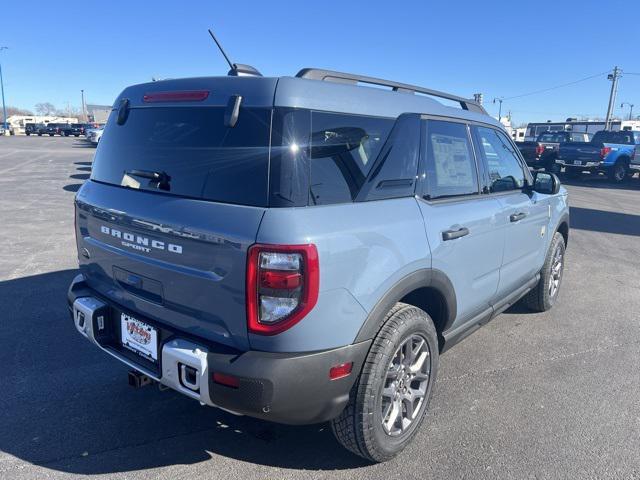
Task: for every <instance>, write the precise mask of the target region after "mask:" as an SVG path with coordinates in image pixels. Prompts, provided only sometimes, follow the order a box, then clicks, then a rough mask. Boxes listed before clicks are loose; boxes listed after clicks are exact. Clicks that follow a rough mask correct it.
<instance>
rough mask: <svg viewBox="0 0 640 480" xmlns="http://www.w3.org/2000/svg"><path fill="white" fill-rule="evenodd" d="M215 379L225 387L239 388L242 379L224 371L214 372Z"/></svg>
mask: <svg viewBox="0 0 640 480" xmlns="http://www.w3.org/2000/svg"><path fill="white" fill-rule="evenodd" d="M213 381H214V382H215V383H219V384H220V385H224V386H225V387H231V388H238V387H239V386H240V379H238V377H234V376H233V375H225V374H224V373H217V372H216V373H214V374H213Z"/></svg>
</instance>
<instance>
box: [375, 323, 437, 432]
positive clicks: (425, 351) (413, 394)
mask: <svg viewBox="0 0 640 480" xmlns="http://www.w3.org/2000/svg"><path fill="white" fill-rule="evenodd" d="M430 376H431V351H430V349H429V344H428V343H427V341H426V339H425V338H424V337H423V336H422V335H418V334H414V335H411V336H410V337H409V338H407V339H406V340H405V341H404V342H403V343H402V344H401V345H400V347H398V349H397V350H396V352H395V353H394V355H393V357H392V358H391V361H390V362H389V366H388V367H387V372H386V378H385V382H384V386H383V389H382V405H381V409H382V428H383V429H384V431H385V433H386V434H387V435H390V436H394V437H395V436H398V435H401V434H403V433H404V432H406V431H407V429H408V428H409V427H410V426H411V425H412V423H413V421H414V420H416V419H418V418H419V417H420V414H421V413H422V410H423V407H424V405H425V397H426V394H427V387H428V386H429V378H430Z"/></svg>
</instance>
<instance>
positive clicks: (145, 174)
mask: <svg viewBox="0 0 640 480" xmlns="http://www.w3.org/2000/svg"><path fill="white" fill-rule="evenodd" d="M124 173H125V175H131V176H134V177H141V178H148V179H149V180H151V182H149V183H150V184H154V183H155V185H154V186H155V187H156V188H158V189H160V190H166V191H169V190H171V186H170V185H169V182H170V181H171V176H170V175H169V174H168V173H167V172H164V171H162V172H156V171H153V170H125V172H124Z"/></svg>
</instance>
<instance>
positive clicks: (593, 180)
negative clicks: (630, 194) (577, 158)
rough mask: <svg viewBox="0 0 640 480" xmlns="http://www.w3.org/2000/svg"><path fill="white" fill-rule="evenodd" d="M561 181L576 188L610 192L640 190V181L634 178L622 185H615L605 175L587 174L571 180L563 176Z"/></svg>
mask: <svg viewBox="0 0 640 480" xmlns="http://www.w3.org/2000/svg"><path fill="white" fill-rule="evenodd" d="M560 181H561V182H562V184H563V185H571V186H574V187H589V188H603V189H609V190H640V179H639V178H636V177H633V178H629V179H627V181H625V182H622V183H613V182H612V181H610V180H609V179H608V178H607V177H606V176H604V175H595V174H589V173H585V174H583V175H582V176H580V177H578V178H571V177H568V176H567V175H561V177H560Z"/></svg>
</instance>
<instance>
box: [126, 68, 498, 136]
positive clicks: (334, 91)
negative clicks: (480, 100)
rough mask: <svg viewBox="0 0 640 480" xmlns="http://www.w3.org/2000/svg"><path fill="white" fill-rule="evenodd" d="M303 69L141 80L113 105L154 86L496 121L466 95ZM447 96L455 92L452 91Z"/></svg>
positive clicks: (361, 111) (219, 99)
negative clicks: (453, 103)
mask: <svg viewBox="0 0 640 480" xmlns="http://www.w3.org/2000/svg"><path fill="white" fill-rule="evenodd" d="M306 70H310V69H306ZM303 72H305V70H302V71H301V72H300V73H299V74H298V76H296V77H288V76H285V77H257V76H246V77H242V76H240V77H235V76H220V77H195V78H183V79H171V80H161V81H156V82H149V83H142V84H138V85H133V86H130V87H127V88H126V89H125V90H124V91H123V92H122V93H121V94H120V95H119V96H118V98H117V99H116V101H115V103H114V108H116V107H117V106H118V105H119V104H120V101H121V100H122V99H125V98H126V99H128V100H129V102H130V105H131V106H132V107H135V106H143V105H146V103H145V102H144V100H143V97H144V95H146V94H149V93H154V92H166V91H193V90H207V91H208V92H209V95H208V97H207V98H206V99H205V100H203V101H201V102H198V104H199V105H203V104H205V105H217V106H226V105H227V103H228V101H229V98H230V96H231V95H241V96H242V97H243V98H242V105H243V106H252V107H271V106H276V107H291V108H307V109H313V110H323V111H331V112H340V113H350V114H358V115H373V116H380V117H392V118H395V117H398V116H399V115H401V114H403V113H419V114H425V115H435V116H445V117H454V118H461V119H466V120H473V121H479V122H484V123H490V124H492V125H495V126H501V124H500V123H499V122H498V121H497V120H495V119H494V118H493V117H491V116H489V115H487V114H485V113H481V111H482V107H479V106H478V105H477V104H474V103H473V102H472V101H468V102H469V104H472V105H473V106H474V110H479V111H473V110H471V109H469V110H465V109H464V108H456V107H449V106H446V105H443V104H442V103H440V102H438V101H437V100H435V99H434V98H432V97H431V96H429V95H424V94H421V93H420V92H418V93H411V92H409V93H407V92H405V91H402V90H403V89H400V91H395V90H393V89H391V88H387V89H383V88H372V87H369V86H362V85H359V84H357V83H345V82H339V81H322V80H317V79H312V78H301V77H300V75H301V74H303ZM322 72H324V71H322ZM336 73H337V72H336ZM344 75H349V74H344ZM362 78H368V77H362ZM392 84H393V85H403V84H395V83H392ZM407 87H410V86H407ZM415 88H419V87H415ZM452 98H455V99H458V98H459V97H453V96H452ZM163 104H164V105H172V104H173V105H176V106H177V105H180V106H185V103H182V102H175V103H173V102H163Z"/></svg>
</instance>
